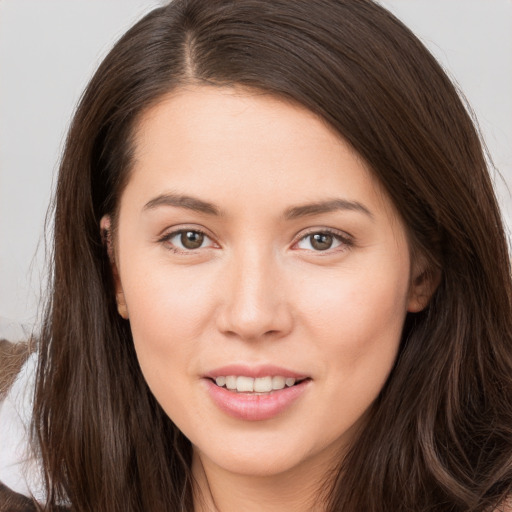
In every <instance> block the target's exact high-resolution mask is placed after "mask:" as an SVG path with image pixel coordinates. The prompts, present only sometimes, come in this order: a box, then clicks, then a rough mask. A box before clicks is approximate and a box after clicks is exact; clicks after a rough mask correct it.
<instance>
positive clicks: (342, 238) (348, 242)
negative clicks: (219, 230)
mask: <svg viewBox="0 0 512 512" xmlns="http://www.w3.org/2000/svg"><path fill="white" fill-rule="evenodd" d="M187 232H191V233H195V234H199V235H202V236H204V237H205V238H207V239H209V240H210V241H212V242H213V240H212V238H211V237H210V236H209V235H208V234H207V233H205V232H204V231H202V230H201V229H197V228H193V229H192V228H182V229H177V230H176V231H172V232H171V233H167V234H165V235H164V236H162V237H161V238H159V239H158V242H160V243H163V244H165V245H166V247H167V248H168V249H169V250H170V251H172V252H174V253H176V254H185V255H191V254H193V253H195V252H196V250H197V249H205V248H209V247H198V248H197V249H180V248H178V247H176V246H174V245H173V244H171V242H170V241H171V240H172V239H173V238H175V237H176V236H179V235H183V234H184V233H187ZM317 234H321V235H330V236H332V237H333V238H334V239H335V240H336V241H338V242H340V246H339V247H336V248H334V249H331V248H328V249H325V250H323V251H322V250H311V251H312V252H315V253H318V254H323V253H325V254H332V253H333V252H340V251H344V250H347V249H349V248H351V247H352V246H353V245H354V242H353V240H352V237H351V236H350V235H348V234H347V233H343V234H342V233H340V232H339V231H336V230H333V229H330V228H322V229H314V230H311V231H309V232H307V233H305V234H302V235H301V236H300V238H298V239H297V240H296V241H295V242H294V243H293V245H292V247H295V246H296V245H297V244H299V243H300V242H301V241H303V240H306V239H307V238H308V237H311V236H313V235H317ZM310 243H311V242H310ZM298 250H310V249H298Z"/></svg>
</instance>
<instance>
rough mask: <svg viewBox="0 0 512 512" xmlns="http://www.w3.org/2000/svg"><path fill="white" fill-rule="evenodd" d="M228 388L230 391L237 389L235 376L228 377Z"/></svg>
mask: <svg viewBox="0 0 512 512" xmlns="http://www.w3.org/2000/svg"><path fill="white" fill-rule="evenodd" d="M226 387H227V388H228V389H236V377H235V376H233V375H230V376H229V377H226Z"/></svg>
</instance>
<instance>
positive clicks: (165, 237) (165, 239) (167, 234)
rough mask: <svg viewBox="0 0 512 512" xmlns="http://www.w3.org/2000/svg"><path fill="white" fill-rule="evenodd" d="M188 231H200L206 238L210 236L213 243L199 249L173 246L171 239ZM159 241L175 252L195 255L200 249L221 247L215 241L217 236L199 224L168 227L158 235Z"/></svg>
mask: <svg viewBox="0 0 512 512" xmlns="http://www.w3.org/2000/svg"><path fill="white" fill-rule="evenodd" d="M186 231H193V232H195V233H200V234H202V235H204V236H205V237H206V238H208V239H209V240H210V241H211V242H212V245H209V246H206V247H198V248H197V249H181V248H180V247H176V246H173V245H172V244H171V243H170V240H172V239H173V238H174V237H175V236H177V235H179V234H181V233H183V232H186ZM156 241H157V243H162V244H165V245H166V247H167V248H168V249H169V250H172V251H173V252H175V253H177V254H186V255H193V254H196V253H197V252H198V251H199V250H200V249H203V250H204V249H212V248H217V247H219V244H218V243H217V242H216V241H215V238H214V237H213V236H212V235H211V234H210V233H209V232H208V231H207V230H206V229H204V228H202V227H199V226H191V225H188V226H187V225H184V226H172V227H171V228H167V229H166V230H164V231H163V232H162V233H161V234H160V235H158V237H157V240H156Z"/></svg>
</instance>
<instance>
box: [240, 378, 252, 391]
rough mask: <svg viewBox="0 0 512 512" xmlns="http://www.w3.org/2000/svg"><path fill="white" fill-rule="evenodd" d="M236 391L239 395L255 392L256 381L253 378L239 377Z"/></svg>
mask: <svg viewBox="0 0 512 512" xmlns="http://www.w3.org/2000/svg"><path fill="white" fill-rule="evenodd" d="M236 390H237V391H238V392H239V393H242V392H244V391H250V392H251V393H252V392H253V391H254V379H252V378H251V377H237V379H236Z"/></svg>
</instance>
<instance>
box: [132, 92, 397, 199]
mask: <svg viewBox="0 0 512 512" xmlns="http://www.w3.org/2000/svg"><path fill="white" fill-rule="evenodd" d="M134 180H135V181H136V182H137V190H138V192H139V193H140V195H141V196H142V195H145V196H151V195H153V196H155V195H157V194H159V193H160V194H161V193H162V192H165V191H166V190H164V189H169V190H171V189H172V191H178V192H180V193H181V192H184V193H190V192H191V191H193V192H194V193H196V194H198V195H199V196H204V197H209V198H212V199H213V200H214V201H218V202H220V203H222V204H224V205H228V204H232V203H234V202H236V200H237V199H238V200H239V201H240V202H243V201H244V200H245V198H249V196H250V198H251V199H258V200H259V206H260V207H261V206H264V207H265V204H266V205H267V206H268V208H272V207H273V206H276V204H277V203H276V199H277V198H279V201H281V202H284V201H285V200H286V198H289V199H290V201H292V202H297V201H298V202H304V201H315V200H319V199H325V198H327V197H329V196H331V195H333V194H334V193H336V192H337V193H342V194H343V195H345V196H346V197H345V199H349V200H350V199H351V198H352V197H350V196H353V197H359V198H366V200H367V201H368V200H369V201H372V202H375V201H377V200H378V201H380V202H383V204H384V206H386V207H387V206H389V205H388V204H387V203H388V202H389V200H388V199H387V197H386V194H384V192H383V190H382V188H381V187H380V185H379V183H378V181H377V180H376V179H375V178H374V177H373V175H372V173H371V172H370V170H369V169H368V166H367V165H366V164H365V162H364V161H363V160H362V158H361V157H360V156H359V155H358V154H357V153H356V152H355V151H354V150H353V149H352V147H351V146H350V145H349V144H347V143H346V142H345V141H344V140H343V139H342V138H341V137H340V136H339V134H337V133H336V132H335V130H334V129H333V128H332V127H331V126H330V125H328V124H327V123H326V122H325V121H324V120H323V119H321V118H320V117H318V116H316V115H315V114H314V113H312V112H310V111H309V110H307V109H306V108H304V107H302V106H299V105H296V104H292V103H291V102H288V101H283V100H282V99H280V98H276V97H274V96H272V95H270V94H267V93H264V92H261V91H254V90H248V89H244V88H236V87H212V86H190V87H186V88H185V87H184V88H180V89H177V90H175V91H173V92H171V93H169V94H168V95H166V96H164V97H163V98H162V99H161V100H160V101H159V102H158V103H157V104H155V105H154V106H153V107H151V108H150V109H149V110H147V111H146V112H144V113H143V115H142V116H141V118H140V119H139V122H138V123H137V126H136V130H135V158H134V165H133V171H132V176H131V177H130V180H129V181H130V182H133V181H134ZM370 196H371V197H370ZM279 201H278V202H279ZM246 206H247V207H249V206H250V203H247V205H246ZM381 206H383V205H379V207H381Z"/></svg>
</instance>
